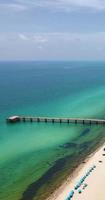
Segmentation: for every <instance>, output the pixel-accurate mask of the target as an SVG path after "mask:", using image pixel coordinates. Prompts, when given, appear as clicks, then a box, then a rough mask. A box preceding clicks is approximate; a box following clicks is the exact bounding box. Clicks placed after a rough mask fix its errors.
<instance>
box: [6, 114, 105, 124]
mask: <svg viewBox="0 0 105 200" xmlns="http://www.w3.org/2000/svg"><path fill="white" fill-rule="evenodd" d="M7 122H11V123H15V122H38V123H39V122H44V123H68V124H69V123H74V124H90V125H91V124H97V125H98V124H103V125H105V119H85V118H83V119H82V118H56V117H26V116H12V117H9V118H7Z"/></svg>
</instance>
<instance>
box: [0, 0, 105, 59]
mask: <svg viewBox="0 0 105 200" xmlns="http://www.w3.org/2000/svg"><path fill="white" fill-rule="evenodd" d="M0 60H105V0H0Z"/></svg>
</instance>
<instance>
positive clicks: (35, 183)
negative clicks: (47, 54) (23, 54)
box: [0, 61, 105, 200]
mask: <svg viewBox="0 0 105 200" xmlns="http://www.w3.org/2000/svg"><path fill="white" fill-rule="evenodd" d="M104 100H105V62H95V61H91V62H89V61H87V62H86V61H62V62H61V61H52V62H51V61H43V62H42V61H32V62H30V61H28V62H25V61H17V62H15V61H9V62H0V200H39V199H40V200H42V199H45V198H46V197H48V196H49V194H51V193H52V192H53V191H54V190H55V188H57V187H58V186H59V185H60V184H61V183H62V182H63V181H64V180H65V179H66V178H67V176H68V174H70V173H71V172H72V171H73V170H74V169H75V168H76V167H77V166H78V164H79V163H80V162H82V160H83V159H84V158H85V157H86V156H87V155H88V154H89V153H90V152H92V151H93V150H95V148H97V146H98V145H99V144H100V143H101V142H104V141H105V126H104V125H88V124H87V125H86V124H85V125H82V124H77V125H75V124H51V123H29V122H27V123H24V122H22V123H15V124H8V123H6V118H7V117H9V116H13V115H26V116H48V117H82V118H83V117H84V118H99V119H101V118H105V102H104Z"/></svg>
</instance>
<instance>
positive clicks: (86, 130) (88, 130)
mask: <svg viewBox="0 0 105 200" xmlns="http://www.w3.org/2000/svg"><path fill="white" fill-rule="evenodd" d="M89 132H90V128H86V129H85V130H84V131H83V132H82V133H81V135H80V136H85V135H87V134H88V133H89Z"/></svg>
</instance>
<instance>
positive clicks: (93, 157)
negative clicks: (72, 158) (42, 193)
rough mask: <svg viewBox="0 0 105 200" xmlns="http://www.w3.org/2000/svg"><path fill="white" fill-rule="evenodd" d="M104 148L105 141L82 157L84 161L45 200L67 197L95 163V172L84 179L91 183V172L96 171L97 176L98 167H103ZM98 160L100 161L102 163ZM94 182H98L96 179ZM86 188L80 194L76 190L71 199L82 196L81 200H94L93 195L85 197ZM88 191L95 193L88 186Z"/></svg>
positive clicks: (60, 199)
mask: <svg viewBox="0 0 105 200" xmlns="http://www.w3.org/2000/svg"><path fill="white" fill-rule="evenodd" d="M104 148H105V143H103V144H100V146H99V147H98V148H97V149H96V150H95V151H94V152H92V153H91V154H90V155H88V156H87V158H86V159H84V161H83V162H82V163H81V164H80V165H79V166H78V167H77V168H76V169H75V170H74V172H73V173H72V174H71V175H70V176H69V177H68V178H67V180H66V181H64V182H63V184H62V185H61V186H60V187H59V188H57V189H56V190H55V192H54V193H53V194H52V195H51V196H50V197H49V198H47V200H65V199H66V198H67V197H68V195H69V193H70V191H71V190H74V186H75V185H76V183H77V182H78V181H79V180H80V178H81V177H82V176H83V175H84V174H85V173H86V171H87V170H88V169H89V168H90V167H92V165H96V169H95V172H93V173H92V178H91V176H90V177H88V178H87V180H86V181H85V182H89V184H90V183H91V184H92V182H90V181H94V175H93V174H94V173H95V175H96V174H97V173H98V174H97V176H99V167H101V166H103V167H104V168H105V157H104V156H102V154H103V153H104V151H103V149H104ZM99 161H102V163H101V162H99ZM97 167H98V172H97ZM101 170H102V169H101ZM91 179H92V180H91ZM97 179H98V177H97ZM95 181H96V178H95ZM96 182H98V180H97V181H96ZM104 182H105V181H104ZM96 187H97V184H96ZM88 188H89V187H88ZM88 188H86V190H84V191H83V193H82V194H79V193H78V192H77V191H76V192H75V195H74V196H73V198H72V199H73V200H76V199H78V200H82V196H83V200H85V199H86V200H88V199H89V200H96V198H95V199H93V197H92V198H88V197H86V192H87V190H89V189H88ZM80 189H81V188H80ZM99 190H100V189H99ZM74 191H75V190H74ZM90 191H91V192H90ZM90 191H88V193H90V195H92V196H93V193H95V191H94V190H93V192H92V190H91V188H90ZM84 194H85V196H84ZM87 195H88V194H87ZM104 199H105V196H104V197H103V199H102V200H104ZM97 200H101V199H100V197H99V198H97Z"/></svg>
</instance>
